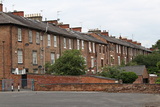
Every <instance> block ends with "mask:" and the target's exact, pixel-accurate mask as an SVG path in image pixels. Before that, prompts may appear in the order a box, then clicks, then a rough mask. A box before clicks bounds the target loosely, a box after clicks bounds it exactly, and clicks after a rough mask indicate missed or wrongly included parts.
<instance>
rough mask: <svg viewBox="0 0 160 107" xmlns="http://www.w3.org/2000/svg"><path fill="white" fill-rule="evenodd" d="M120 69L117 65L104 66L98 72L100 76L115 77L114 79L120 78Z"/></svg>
mask: <svg viewBox="0 0 160 107" xmlns="http://www.w3.org/2000/svg"><path fill="white" fill-rule="evenodd" d="M121 72H122V70H120V69H119V68H118V67H116V66H112V67H110V66H108V67H107V66H105V67H103V70H102V72H101V73H100V75H101V76H104V77H109V78H115V79H118V80H119V79H120V75H121Z"/></svg>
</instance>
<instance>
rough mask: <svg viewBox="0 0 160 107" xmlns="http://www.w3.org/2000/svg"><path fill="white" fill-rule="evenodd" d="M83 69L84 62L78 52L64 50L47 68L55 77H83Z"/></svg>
mask: <svg viewBox="0 0 160 107" xmlns="http://www.w3.org/2000/svg"><path fill="white" fill-rule="evenodd" d="M85 68H86V66H85V60H84V58H83V57H82V55H81V52H80V51H79V50H66V51H64V53H63V55H62V56H61V57H60V58H59V59H57V60H56V61H55V63H54V64H53V65H51V66H50V67H49V72H50V73H54V74H57V75H83V74H85Z"/></svg>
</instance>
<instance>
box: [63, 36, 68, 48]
mask: <svg viewBox="0 0 160 107" xmlns="http://www.w3.org/2000/svg"><path fill="white" fill-rule="evenodd" d="M63 46H64V48H67V46H66V38H63Z"/></svg>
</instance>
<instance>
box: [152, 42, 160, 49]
mask: <svg viewBox="0 0 160 107" xmlns="http://www.w3.org/2000/svg"><path fill="white" fill-rule="evenodd" d="M152 48H153V49H158V50H160V39H159V40H158V41H157V42H156V44H155V45H152ZM159 52H160V51H159Z"/></svg>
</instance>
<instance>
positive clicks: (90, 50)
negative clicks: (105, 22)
mask: <svg viewBox="0 0 160 107" xmlns="http://www.w3.org/2000/svg"><path fill="white" fill-rule="evenodd" d="M89 52H92V49H91V42H89Z"/></svg>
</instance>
